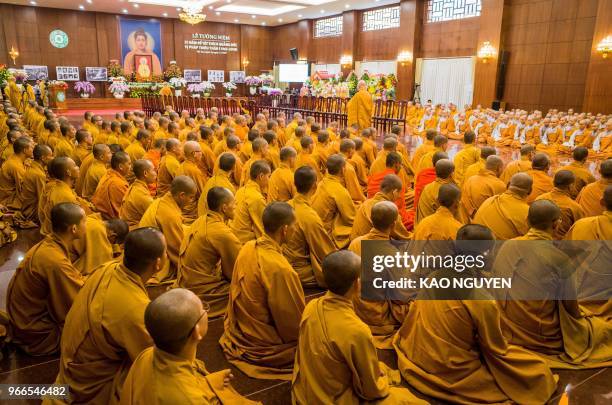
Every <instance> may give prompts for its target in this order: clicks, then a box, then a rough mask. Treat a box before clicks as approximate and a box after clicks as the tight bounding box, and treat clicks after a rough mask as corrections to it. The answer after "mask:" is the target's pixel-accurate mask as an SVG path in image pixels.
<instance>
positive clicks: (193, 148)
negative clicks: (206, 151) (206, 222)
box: [176, 141, 208, 223]
mask: <svg viewBox="0 0 612 405" xmlns="http://www.w3.org/2000/svg"><path fill="white" fill-rule="evenodd" d="M183 155H184V156H185V160H184V161H183V163H181V165H180V166H179V168H178V170H177V171H176V174H177V176H179V175H183V176H187V177H190V178H191V180H193V182H194V183H195V185H196V194H195V197H194V200H193V201H192V202H190V203H189V204H187V205H186V206H185V207H184V208H183V217H184V218H185V221H186V222H187V223H192V222H193V221H195V220H196V218H197V217H198V200H199V199H200V195H201V194H202V191H203V190H204V186H205V185H206V181H207V180H208V178H207V175H206V174H204V173H203V172H202V169H201V168H200V165H201V162H202V148H201V147H200V144H199V143H197V142H196V141H187V142H185V145H184V146H183Z"/></svg>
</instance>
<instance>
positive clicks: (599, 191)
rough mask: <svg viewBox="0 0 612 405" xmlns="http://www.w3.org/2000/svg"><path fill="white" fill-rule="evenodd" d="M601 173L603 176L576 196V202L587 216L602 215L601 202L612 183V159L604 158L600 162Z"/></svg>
mask: <svg viewBox="0 0 612 405" xmlns="http://www.w3.org/2000/svg"><path fill="white" fill-rule="evenodd" d="M599 173H600V174H601V178H600V179H599V180H598V181H596V182H594V183H591V184H588V185H587V186H585V187H584V188H583V189H582V191H580V194H578V197H577V198H576V202H577V203H578V204H580V206H581V207H582V209H583V210H584V214H585V216H587V217H592V216H596V215H601V214H602V213H603V211H604V210H603V207H602V206H601V204H600V203H599V202H600V201H601V198H602V196H603V192H604V190H605V189H606V187H608V186H609V185H610V184H612V159H607V160H604V161H603V162H601V163H600V164H599Z"/></svg>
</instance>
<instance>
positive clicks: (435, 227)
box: [414, 184, 462, 240]
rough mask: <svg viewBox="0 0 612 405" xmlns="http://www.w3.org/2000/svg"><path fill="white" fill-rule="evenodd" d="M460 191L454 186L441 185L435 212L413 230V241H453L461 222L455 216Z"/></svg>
mask: <svg viewBox="0 0 612 405" xmlns="http://www.w3.org/2000/svg"><path fill="white" fill-rule="evenodd" d="M460 198H461V191H460V190H459V187H457V186H456V185H454V184H442V185H441V186H440V188H439V189H438V195H437V197H436V202H437V205H438V208H437V209H436V211H435V212H434V213H433V214H431V215H429V216H427V217H426V218H424V219H423V220H422V221H421V222H419V224H418V225H417V227H416V229H415V230H414V240H453V239H455V236H456V235H457V230H458V229H459V228H461V225H462V224H461V222H459V221H457V219H456V218H455V216H456V215H457V211H458V210H459V201H460Z"/></svg>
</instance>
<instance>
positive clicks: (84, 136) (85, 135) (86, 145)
mask: <svg viewBox="0 0 612 405" xmlns="http://www.w3.org/2000/svg"><path fill="white" fill-rule="evenodd" d="M75 140H76V142H77V145H76V147H75V148H74V152H73V154H72V160H74V163H76V164H77V166H81V163H83V160H84V159H85V158H86V157H87V155H89V154H91V147H92V145H93V138H92V136H91V133H89V131H87V130H85V129H79V130H78V131H76V136H75Z"/></svg>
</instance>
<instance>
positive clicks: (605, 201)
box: [565, 184, 612, 240]
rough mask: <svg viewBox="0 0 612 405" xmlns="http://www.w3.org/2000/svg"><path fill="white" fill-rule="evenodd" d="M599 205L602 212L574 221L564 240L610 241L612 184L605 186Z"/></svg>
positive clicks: (611, 230) (611, 231)
mask: <svg viewBox="0 0 612 405" xmlns="http://www.w3.org/2000/svg"><path fill="white" fill-rule="evenodd" d="M600 203H601V205H602V206H603V209H604V212H603V213H602V214H601V215H597V216H590V217H586V218H582V219H579V220H578V221H576V222H575V223H574V225H572V227H571V228H570V230H569V231H568V232H567V233H566V234H565V239H567V240H612V184H611V185H608V186H606V189H605V191H604V194H603V197H602V199H601V201H600Z"/></svg>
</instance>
